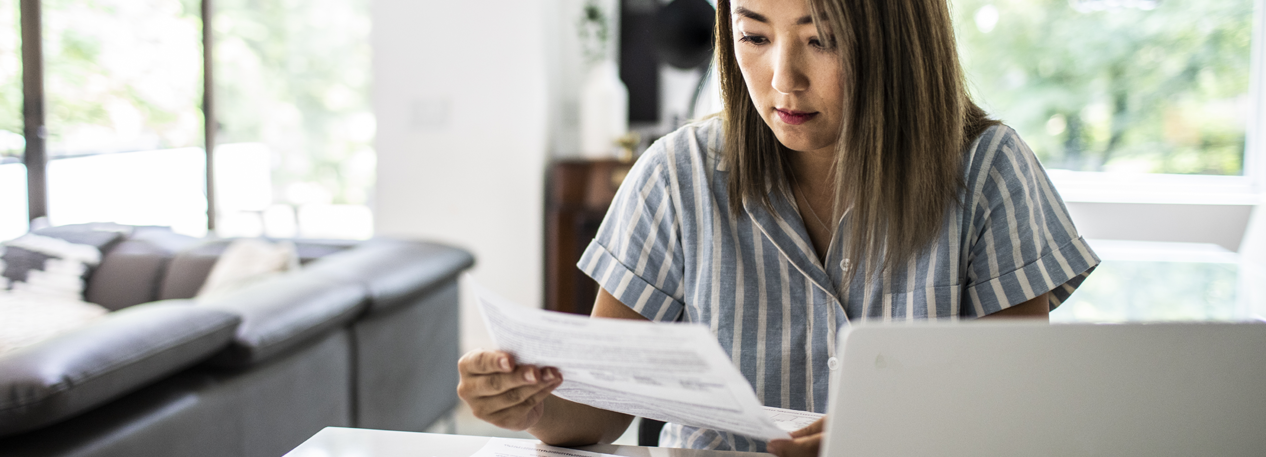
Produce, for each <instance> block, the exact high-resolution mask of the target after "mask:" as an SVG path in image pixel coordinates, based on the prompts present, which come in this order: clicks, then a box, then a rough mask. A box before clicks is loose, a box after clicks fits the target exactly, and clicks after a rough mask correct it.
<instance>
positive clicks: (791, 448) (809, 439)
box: [766, 427, 822, 457]
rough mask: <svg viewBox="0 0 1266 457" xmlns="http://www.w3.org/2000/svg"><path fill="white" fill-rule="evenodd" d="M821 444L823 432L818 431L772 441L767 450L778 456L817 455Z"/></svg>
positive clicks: (808, 456) (813, 456) (807, 456)
mask: <svg viewBox="0 0 1266 457" xmlns="http://www.w3.org/2000/svg"><path fill="white" fill-rule="evenodd" d="M806 428H807V427H806ZM821 444H822V434H821V433H817V434H814V435H809V436H803V437H799V438H795V439H790V440H774V441H770V442H769V445H768V446H766V450H768V451H769V453H771V454H774V455H776V456H778V457H816V456H817V455H818V449H819V447H821Z"/></svg>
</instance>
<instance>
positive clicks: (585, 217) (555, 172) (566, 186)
mask: <svg viewBox="0 0 1266 457" xmlns="http://www.w3.org/2000/svg"><path fill="white" fill-rule="evenodd" d="M631 166H632V164H631V163H626V162H621V161H619V160H614V159H612V160H560V161H557V162H554V163H553V164H551V165H550V168H549V174H548V176H547V177H546V179H547V182H546V188H547V193H546V196H545V309H549V310H553V311H562V312H567V313H576V314H589V311H590V310H592V309H593V302H594V299H595V298H596V297H597V296H598V284H597V282H595V281H594V280H593V279H591V278H589V276H588V275H586V274H585V273H584V272H581V271H580V269H579V268H577V267H576V262H578V261H580V255H581V254H583V253H584V252H585V248H586V247H588V246H589V242H590V241H592V240H593V238H594V235H596V234H597V233H598V227H599V226H601V225H602V219H603V217H605V216H606V215H607V209H608V208H609V207H610V206H611V200H612V199H613V198H614V197H615V191H616V189H618V188H619V186H620V183H621V182H622V181H623V180H624V177H625V175H627V174H628V172H629V168H630V167H631Z"/></svg>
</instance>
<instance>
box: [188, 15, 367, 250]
mask: <svg viewBox="0 0 1266 457" xmlns="http://www.w3.org/2000/svg"><path fill="white" fill-rule="evenodd" d="M215 8H216V10H215V17H214V19H213V23H214V25H213V27H214V31H215V40H216V45H215V56H214V57H215V78H214V80H215V96H216V110H217V114H216V117H217V121H218V122H219V125H220V131H219V132H218V136H217V138H216V139H217V142H218V143H219V144H220V146H219V147H217V148H216V154H215V162H216V163H215V168H216V192H217V194H216V195H217V202H216V206H217V210H218V211H219V219H218V222H217V231H219V232H220V234H221V235H238V236H240V235H258V234H261V233H262V234H267V235H270V236H295V235H298V236H304V237H326V238H366V237H369V236H371V235H372V234H373V218H372V215H371V213H370V211H369V207H368V203H369V193H370V190H371V189H372V186H373V179H374V167H375V154H374V150H373V137H374V128H375V124H374V117H373V113H372V111H371V109H370V106H369V83H370V61H369V59H370V47H369V30H370V18H369V8H368V0H311V1H304V2H282V1H278V0H217V1H216V2H215Z"/></svg>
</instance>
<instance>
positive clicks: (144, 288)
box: [84, 227, 198, 310]
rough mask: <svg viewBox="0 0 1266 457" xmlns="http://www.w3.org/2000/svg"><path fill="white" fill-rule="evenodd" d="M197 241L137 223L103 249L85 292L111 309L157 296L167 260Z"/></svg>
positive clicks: (91, 298)
mask: <svg viewBox="0 0 1266 457" xmlns="http://www.w3.org/2000/svg"><path fill="white" fill-rule="evenodd" d="M197 242H198V239H197V238H194V237H191V236H186V235H181V234H179V233H175V232H172V231H171V229H168V228H166V227H137V228H136V229H135V230H134V231H133V232H132V235H131V236H130V237H128V239H126V240H124V241H122V242H120V243H119V244H117V245H115V246H114V248H112V249H110V250H109V251H108V252H106V254H105V257H104V258H102V259H101V265H100V266H99V267H97V270H96V271H95V272H93V274H92V277H91V278H90V279H89V280H88V288H87V290H86V291H84V295H85V297H86V298H87V300H88V301H90V302H92V303H96V304H99V305H101V306H104V307H106V308H107V309H110V310H119V309H123V308H126V307H129V306H132V305H139V304H141V303H147V302H151V301H154V300H157V299H158V293H159V287H160V286H161V285H162V279H163V272H164V271H165V270H166V268H167V264H168V263H169V262H171V259H172V257H174V256H175V255H176V253H177V252H179V251H181V250H183V249H186V248H188V247H189V246H192V245H194V244H196V243H197Z"/></svg>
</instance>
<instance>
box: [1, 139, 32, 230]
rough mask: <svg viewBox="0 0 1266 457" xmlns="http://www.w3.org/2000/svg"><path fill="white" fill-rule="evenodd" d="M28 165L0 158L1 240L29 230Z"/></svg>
mask: <svg viewBox="0 0 1266 457" xmlns="http://www.w3.org/2000/svg"><path fill="white" fill-rule="evenodd" d="M27 214H28V213H27V210H26V166H25V165H22V164H21V163H20V162H6V161H5V160H4V159H0V241H5V240H11V239H14V238H17V237H19V236H22V234H23V233H26V230H27V219H28V218H27Z"/></svg>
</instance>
